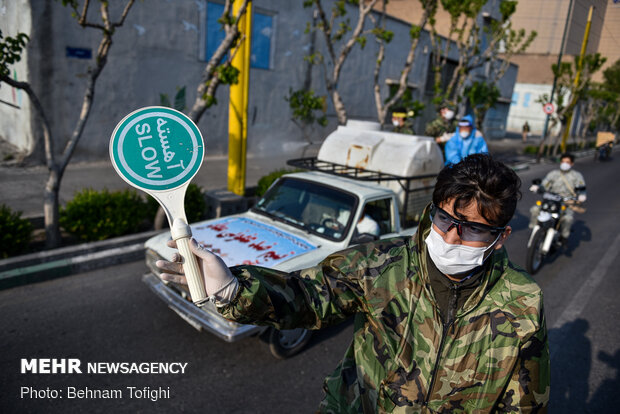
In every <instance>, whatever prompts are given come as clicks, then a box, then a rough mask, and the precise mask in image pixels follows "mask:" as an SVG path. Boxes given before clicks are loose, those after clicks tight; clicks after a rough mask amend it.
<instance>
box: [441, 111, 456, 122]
mask: <svg viewBox="0 0 620 414" xmlns="http://www.w3.org/2000/svg"><path fill="white" fill-rule="evenodd" d="M443 117H444V118H445V119H446V120H448V121H451V120H452V119H453V118H454V111H452V110H450V109H447V110H445V111H444V113H443Z"/></svg>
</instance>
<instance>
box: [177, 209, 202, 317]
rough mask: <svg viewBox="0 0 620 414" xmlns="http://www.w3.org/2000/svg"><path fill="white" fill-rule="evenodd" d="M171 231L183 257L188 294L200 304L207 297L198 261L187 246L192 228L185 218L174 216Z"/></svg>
mask: <svg viewBox="0 0 620 414" xmlns="http://www.w3.org/2000/svg"><path fill="white" fill-rule="evenodd" d="M171 233H172V238H173V239H174V240H175V241H176V242H177V248H178V249H179V253H180V254H181V257H182V258H183V272H184V273H185V277H187V284H188V286H189V294H190V295H191V297H192V302H194V304H195V305H197V306H202V305H204V304H205V303H206V302H207V301H208V300H209V298H208V297H207V292H206V290H205V287H204V283H203V281H202V276H201V274H200V269H199V268H198V261H197V260H196V256H194V253H192V251H191V249H190V248H189V241H190V238H191V237H192V230H191V229H190V227H189V226H188V225H187V223H186V222H185V220H183V219H181V218H176V219H174V222H173V224H172V228H171Z"/></svg>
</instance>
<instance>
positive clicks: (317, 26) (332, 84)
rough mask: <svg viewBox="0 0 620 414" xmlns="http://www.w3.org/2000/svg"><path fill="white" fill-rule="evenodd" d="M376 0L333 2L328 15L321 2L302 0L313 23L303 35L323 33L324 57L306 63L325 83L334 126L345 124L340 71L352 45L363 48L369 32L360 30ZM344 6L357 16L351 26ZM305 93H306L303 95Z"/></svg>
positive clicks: (315, 55) (317, 55)
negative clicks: (312, 14)
mask: <svg viewBox="0 0 620 414" xmlns="http://www.w3.org/2000/svg"><path fill="white" fill-rule="evenodd" d="M378 1H379V0H368V1H359V0H338V1H335V2H334V4H333V7H332V9H331V13H330V14H329V16H328V14H327V13H326V12H325V8H324V6H323V2H322V1H321V0H305V1H304V7H314V9H315V10H316V13H317V20H316V21H315V22H313V23H312V24H309V25H308V27H307V30H306V31H307V32H315V31H319V32H321V33H323V39H324V40H325V47H326V49H327V55H323V54H322V53H320V52H318V51H317V52H314V53H313V54H312V55H310V56H307V57H306V59H307V60H308V61H309V62H311V63H312V64H317V65H321V66H322V68H323V75H324V79H325V87H326V89H327V93H328V95H329V97H330V99H331V101H332V104H333V106H334V111H335V112H336V116H337V118H338V123H339V124H341V125H344V124H346V123H347V110H346V106H345V104H344V101H343V99H342V96H341V95H340V91H339V90H338V84H339V81H340V76H341V74H342V67H343V65H344V63H345V62H346V60H347V58H348V57H349V54H350V53H351V51H352V50H353V48H354V47H355V46H356V45H359V46H360V47H361V48H363V47H364V46H365V45H366V41H367V40H366V35H368V34H370V33H371V31H370V30H364V25H365V22H366V18H367V17H368V15H369V13H370V12H371V11H372V9H373V8H374V7H375V5H376V4H377V2H378ZM347 5H353V6H357V8H358V16H357V21H356V22H355V24H354V26H352V25H351V19H350V17H349V16H348V11H347ZM307 92H308V91H307Z"/></svg>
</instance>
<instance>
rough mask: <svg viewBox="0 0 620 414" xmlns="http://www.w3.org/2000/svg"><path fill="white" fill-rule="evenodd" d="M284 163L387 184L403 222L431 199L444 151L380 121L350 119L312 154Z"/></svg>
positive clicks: (428, 139)
mask: <svg viewBox="0 0 620 414" xmlns="http://www.w3.org/2000/svg"><path fill="white" fill-rule="evenodd" d="M287 163H288V165H291V166H293V167H297V168H303V169H307V170H313V171H320V172H323V173H327V174H332V175H337V176H341V177H347V178H351V179H354V180H359V181H367V182H368V181H372V182H376V183H377V184H380V185H383V186H386V187H389V188H391V189H392V190H393V191H394V192H395V193H396V194H397V196H398V200H399V204H400V206H399V207H400V208H399V210H400V213H401V219H402V221H401V222H402V223H403V224H404V225H405V226H407V225H410V224H412V223H413V224H415V223H417V222H418V221H419V218H420V214H421V213H422V210H423V209H424V207H425V206H426V205H427V204H428V203H429V202H430V201H431V197H432V193H433V188H434V185H435V178H436V177H437V174H438V173H439V171H440V170H441V168H442V167H443V155H442V153H441V149H440V148H439V146H438V145H437V144H436V143H435V140H434V139H433V138H431V137H425V136H418V135H408V134H399V133H395V132H389V131H382V130H381V127H380V125H379V124H378V123H375V122H366V121H354V120H350V121H349V122H347V125H345V126H343V125H341V126H339V127H338V128H337V129H336V130H335V131H334V132H332V133H331V134H330V135H328V136H327V138H325V141H323V144H322V145H321V149H320V150H319V154H318V156H317V157H316V158H298V159H293V160H289V161H288V162H287Z"/></svg>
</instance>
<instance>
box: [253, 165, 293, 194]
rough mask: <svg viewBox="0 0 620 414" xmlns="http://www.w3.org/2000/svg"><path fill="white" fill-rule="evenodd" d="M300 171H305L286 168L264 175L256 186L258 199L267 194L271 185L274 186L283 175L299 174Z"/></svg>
mask: <svg viewBox="0 0 620 414" xmlns="http://www.w3.org/2000/svg"><path fill="white" fill-rule="evenodd" d="M299 171H303V170H299V169H297V170H287V169H286V168H282V169H280V170H275V171H272V172H270V173H269V174H267V175H264V176H263V177H261V178H260V180H258V183H257V185H256V195H257V196H258V197H262V196H263V194H265V193H266V192H267V190H268V189H269V187H271V184H273V182H274V181H275V180H277V179H278V178H280V177H282V176H283V175H286V174H292V173H294V172H299Z"/></svg>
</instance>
